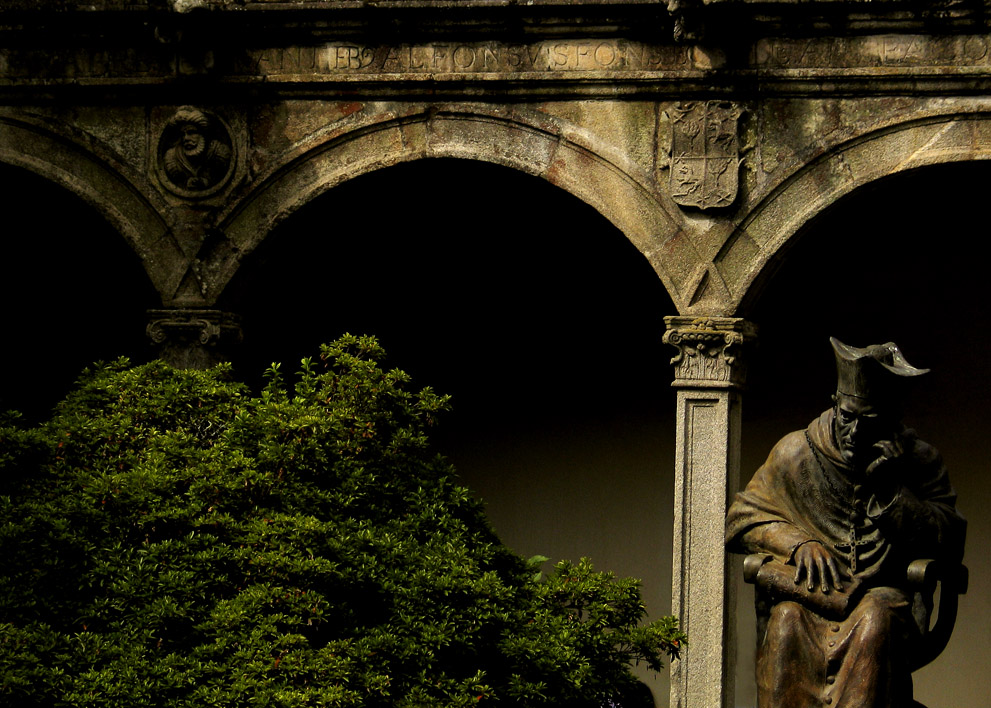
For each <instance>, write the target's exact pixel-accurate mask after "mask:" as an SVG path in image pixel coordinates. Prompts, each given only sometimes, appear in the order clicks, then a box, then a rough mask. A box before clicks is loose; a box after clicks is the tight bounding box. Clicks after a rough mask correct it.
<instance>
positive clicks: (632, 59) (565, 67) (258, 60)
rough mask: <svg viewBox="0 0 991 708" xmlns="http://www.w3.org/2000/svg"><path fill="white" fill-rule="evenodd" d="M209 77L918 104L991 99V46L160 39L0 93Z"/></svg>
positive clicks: (405, 88) (29, 70) (11, 58)
mask: <svg viewBox="0 0 991 708" xmlns="http://www.w3.org/2000/svg"><path fill="white" fill-rule="evenodd" d="M138 39H139V40H140V39H141V38H140V36H139V38H138ZM202 77H209V79H210V81H211V82H214V83H215V84H216V85H218V86H225V87H228V90H234V91H236V90H237V89H238V88H239V87H240V88H243V89H247V88H249V87H250V86H253V85H257V84H264V85H265V86H266V87H267V88H268V89H269V90H271V91H272V92H273V93H276V94H280V93H281V94H289V93H293V92H298V91H299V90H301V89H302V88H304V87H306V88H308V89H312V90H319V91H321V92H324V93H327V94H330V95H340V94H343V93H349V94H351V93H353V92H354V91H355V90H357V86H356V85H361V89H360V90H361V91H362V92H363V95H365V96H368V97H373V96H382V95H390V96H392V95H395V96H398V95H403V96H414V95H416V94H418V93H422V92H423V90H424V82H429V83H430V84H433V86H432V89H433V90H434V91H435V92H436V91H437V90H440V91H441V92H442V95H444V94H446V93H448V92H450V93H459V94H463V93H464V92H465V91H466V90H468V91H469V92H471V93H476V94H477V92H478V91H480V90H484V91H486V92H493V93H494V94H498V93H499V92H510V93H512V94H513V95H520V96H525V95H535V96H539V95H547V94H548V93H549V92H550V93H552V94H555V95H562V94H564V93H568V94H569V95H573V96H578V97H586V96H610V97H616V96H624V95H627V96H628V95H633V94H638V93H641V92H643V91H645V90H649V91H652V92H655V93H660V94H662V95H664V94H680V93H683V92H685V91H686V90H692V91H698V90H706V91H707V92H709V93H711V94H713V95H724V96H727V95H734V94H737V95H752V93H753V92H754V91H755V90H758V91H760V92H761V93H762V94H765V95H805V94H808V93H810V92H814V93H816V94H818V95H830V94H840V93H849V92H851V91H857V92H864V93H870V94H872V95H878V94H891V93H904V92H906V91H908V90H909V88H911V93H913V94H919V93H934V94H956V93H960V92H962V91H966V92H973V91H979V90H981V91H986V90H988V89H989V87H991V37H989V35H987V34H965V35H955V36H927V35H921V34H912V35H901V34H877V35H868V36H861V37H818V38H807V39H791V38H782V37H773V36H772V37H762V38H759V39H756V40H751V41H743V40H733V42H732V43H731V44H729V45H707V44H693V45H685V44H674V43H673V42H667V43H663V42H644V41H641V40H637V39H632V38H623V37H614V36H610V35H609V34H603V35H601V36H598V37H596V36H594V35H593V36H591V37H582V38H570V37H559V38H554V39H542V38H534V39H530V40H528V41H520V42H503V41H471V40H464V41H424V42H418V43H408V42H395V43H393V42H383V41H375V40H374V39H366V40H364V41H361V40H355V39H339V40H333V39H330V40H327V39H319V40H315V39H314V38H312V37H305V38H298V39H297V41H295V42H292V43H289V44H271V43H261V44H259V45H249V46H247V47H239V48H238V49H237V51H233V50H231V51H225V49H224V48H223V46H218V47H204V46H196V45H183V46H175V45H171V44H164V45H163V44H161V43H159V42H157V40H155V39H154V37H152V36H150V35H149V36H148V37H146V38H144V41H134V42H132V43H130V44H128V45H126V46H106V45H100V46H71V45H68V46H65V45H59V44H56V43H38V44H35V45H33V46H21V47H10V46H6V47H5V46H0V91H7V92H9V91H17V92H18V93H21V92H27V93H29V94H30V93H33V92H35V91H38V90H40V89H44V91H45V92H50V91H52V90H54V89H58V88H59V87H65V88H68V87H72V88H73V89H74V90H78V89H79V88H82V87H87V88H90V89H101V88H102V89H104V90H106V89H109V88H114V89H115V90H117V91H119V90H121V89H126V90H130V91H135V90H140V88H141V87H143V86H148V87H161V86H181V85H183V84H184V83H186V82H188V81H190V80H191V79H193V78H202ZM561 82H565V84H566V86H562V85H561ZM865 82H869V83H870V85H869V86H867V85H865ZM907 82H911V84H908V83H907ZM466 83H468V84H470V86H465V84H466ZM502 84H508V85H502ZM435 95H436V93H435Z"/></svg>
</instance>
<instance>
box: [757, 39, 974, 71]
mask: <svg viewBox="0 0 991 708" xmlns="http://www.w3.org/2000/svg"><path fill="white" fill-rule="evenodd" d="M752 64H753V65H754V66H756V67H760V68H765V69H809V68H838V69H854V68H858V67H875V66H892V67H925V66H932V67H987V66H988V65H989V64H991V37H989V36H987V35H961V36H954V37H926V36H921V35H875V36H869V37H831V38H829V39H784V38H775V39H761V40H759V41H758V42H757V44H756V45H755V46H754V53H753V57H752Z"/></svg>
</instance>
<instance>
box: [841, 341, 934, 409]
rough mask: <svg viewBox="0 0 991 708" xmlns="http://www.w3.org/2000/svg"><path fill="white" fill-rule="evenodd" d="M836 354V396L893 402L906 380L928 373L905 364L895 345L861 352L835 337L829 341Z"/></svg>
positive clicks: (878, 345) (903, 357)
mask: <svg viewBox="0 0 991 708" xmlns="http://www.w3.org/2000/svg"><path fill="white" fill-rule="evenodd" d="M829 342H830V344H832V345H833V352H835V354H836V377H837V382H836V392H837V393H842V394H846V395H847V396H857V397H858V398H866V399H870V400H872V401H877V402H881V401H885V400H890V398H889V397H890V396H892V395H895V396H896V397H897V396H899V394H900V393H901V392H902V390H903V389H904V387H905V386H904V384H905V383H907V379H911V378H914V377H916V376H921V375H922V374H925V373H928V372H929V369H917V368H915V367H914V366H912V365H911V364H909V363H908V362H907V361H906V360H905V356H904V355H903V354H902V352H901V350H900V349H899V348H898V345H897V344H895V343H894V342H887V343H885V344H872V345H870V346H869V347H864V348H863V349H860V348H858V347H851V346H848V345H846V344H844V343H843V342H841V341H840V340H838V339H836V337H830V338H829Z"/></svg>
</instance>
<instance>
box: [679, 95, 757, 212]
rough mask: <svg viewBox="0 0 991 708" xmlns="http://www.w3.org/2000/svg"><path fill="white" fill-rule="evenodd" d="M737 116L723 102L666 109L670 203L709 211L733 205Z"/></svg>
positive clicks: (737, 160) (734, 107)
mask: <svg viewBox="0 0 991 708" xmlns="http://www.w3.org/2000/svg"><path fill="white" fill-rule="evenodd" d="M741 113H742V110H741V109H740V107H739V106H737V105H736V104H733V103H729V102H727V101H690V102H686V103H679V104H677V105H675V106H674V107H673V108H672V109H671V114H670V119H671V196H672V198H673V199H674V201H675V202H676V203H678V204H680V205H681V206H686V207H695V208H697V209H712V208H717V207H727V206H729V205H730V204H732V203H733V201H734V200H735V199H736V192H737V187H738V185H739V172H740V169H739V168H740V145H739V142H740V141H739V137H738V135H737V121H738V119H739V118H740V114H741Z"/></svg>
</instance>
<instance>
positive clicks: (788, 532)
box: [726, 339, 966, 708]
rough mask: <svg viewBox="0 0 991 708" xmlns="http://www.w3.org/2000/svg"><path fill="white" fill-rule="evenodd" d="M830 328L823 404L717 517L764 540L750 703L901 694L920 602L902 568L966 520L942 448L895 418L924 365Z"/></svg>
mask: <svg viewBox="0 0 991 708" xmlns="http://www.w3.org/2000/svg"><path fill="white" fill-rule="evenodd" d="M830 341H831V342H832V345H833V350H834V352H835V354H836V366H837V373H838V383H837V388H836V394H835V395H834V396H833V401H834V405H833V407H832V408H831V409H829V410H827V411H825V412H824V413H823V414H822V415H820V416H819V417H818V418H817V419H815V420H814V421H812V423H811V424H810V425H809V426H808V428H806V429H805V430H800V431H797V432H794V433H790V434H789V435H786V436H785V437H784V438H782V439H781V440H780V441H779V442H778V443H777V445H775V447H774V449H773V450H772V451H771V454H770V456H769V457H768V459H767V462H765V463H764V465H763V466H762V467H761V468H760V469H758V470H757V472H756V474H755V475H754V477H753V479H752V480H751V482H750V483H749V484H748V485H747V488H746V489H745V490H744V491H743V492H741V493H740V494H738V495H737V497H736V499H735V501H734V502H733V504H732V506H731V507H730V510H729V514H728V517H727V521H726V539H727V547H728V549H729V550H731V551H734V552H742V553H752V554H755V553H756V554H762V555H761V556H752V557H751V559H753V558H756V559H757V561H756V564H757V566H758V568H757V569H754V568H751V569H750V572H751V573H752V574H753V576H754V577H756V578H757V580H756V584H757V611H758V648H757V690H758V703H757V705H758V707H759V708H808V707H809V706H829V708H888V707H892V708H905V707H908V706H911V705H913V697H912V678H911V671H912V669H913V668H914V666H915V664H916V662H915V661H914V659H913V657H914V655H915V654H916V653H917V652H920V651H924V648H920V644H922V643H923V642H922V633H923V632H924V631H926V629H927V626H926V625H927V623H928V611H929V610H930V609H931V606H927V603H930V602H931V600H929V599H927V598H926V597H924V596H923V595H920V594H918V593H917V592H916V589H915V588H913V587H912V585H911V582H910V580H909V572H908V568H909V566H910V564H912V562H913V561H914V560H916V559H920V558H926V559H945V561H947V562H950V563H953V562H959V560H960V559H961V557H962V555H963V541H964V532H965V528H966V522H965V521H964V519H963V517H961V516H960V514H959V513H958V512H957V511H956V509H955V502H956V495H955V493H954V491H953V488H952V487H951V486H950V482H949V478H948V477H947V472H946V468H945V467H944V465H943V462H942V460H941V458H940V455H939V453H938V452H937V451H936V449H935V448H933V447H932V446H931V445H929V444H928V443H925V442H923V441H922V440H920V439H919V438H918V437H917V436H916V434H915V431H913V430H910V429H908V428H905V427H904V426H903V425H902V424H901V409H902V402H903V398H904V394H905V390H906V388H907V384H908V383H909V382H910V381H911V380H912V379H914V378H915V377H917V376H920V375H922V374H925V373H926V372H927V371H928V369H917V368H915V367H913V366H911V365H910V364H909V363H908V362H907V361H906V360H905V358H904V357H903V356H902V353H901V351H900V350H899V349H898V347H897V346H896V345H895V344H893V343H890V342H889V343H887V344H880V345H873V346H870V347H867V348H865V349H858V348H855V347H850V346H847V345H845V344H843V343H841V342H839V341H838V340H836V339H831V340H830ZM751 559H748V562H752V560H751ZM765 561H766V563H765ZM760 566H763V567H760ZM954 597H955V596H954ZM951 622H952V619H951Z"/></svg>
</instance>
